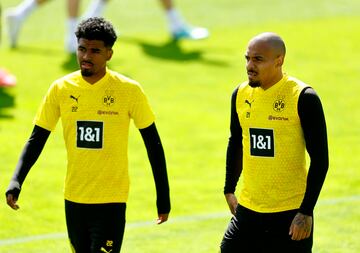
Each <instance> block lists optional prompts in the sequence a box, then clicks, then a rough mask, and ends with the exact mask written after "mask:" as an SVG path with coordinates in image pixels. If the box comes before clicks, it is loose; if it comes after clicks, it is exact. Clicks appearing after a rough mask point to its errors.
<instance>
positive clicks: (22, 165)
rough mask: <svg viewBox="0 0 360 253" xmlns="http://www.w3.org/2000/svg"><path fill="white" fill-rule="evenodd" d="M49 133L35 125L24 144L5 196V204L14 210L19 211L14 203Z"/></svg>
mask: <svg viewBox="0 0 360 253" xmlns="http://www.w3.org/2000/svg"><path fill="white" fill-rule="evenodd" d="M50 133H51V132H50V131H48V130H46V129H44V128H41V127H39V126H37V125H35V126H34V129H33V131H32V133H31V136H30V138H29V140H28V141H27V143H26V144H25V147H24V149H23V151H22V153H21V155H20V158H19V161H18V163H17V165H16V168H15V171H14V174H13V176H12V178H11V181H10V185H9V187H8V188H7V190H6V194H5V195H6V200H7V204H8V205H9V206H10V207H11V208H12V209H14V210H17V209H19V206H18V205H17V203H16V202H17V200H18V198H19V194H20V191H21V186H22V184H23V182H24V180H25V178H26V175H27V174H28V172H29V171H30V169H31V167H32V166H33V165H34V164H35V162H36V160H37V159H38V158H39V156H40V154H41V151H42V150H43V148H44V146H45V143H46V141H47V139H48V137H49V135H50Z"/></svg>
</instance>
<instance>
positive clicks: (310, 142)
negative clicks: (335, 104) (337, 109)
mask: <svg viewBox="0 0 360 253" xmlns="http://www.w3.org/2000/svg"><path fill="white" fill-rule="evenodd" d="M298 113H299V117H300V121H301V126H302V129H303V133H304V138H305V142H306V150H307V152H308V154H309V156H310V167H309V172H308V177H307V185H306V192H305V196H304V199H303V202H302V204H301V207H300V212H301V213H304V214H307V215H311V214H312V212H313V209H314V207H315V204H316V201H317V199H318V197H319V194H320V191H321V188H322V185H323V183H324V180H325V177H326V173H327V170H328V167H329V155H328V142H327V133H326V122H325V116H324V111H323V108H322V105H321V101H320V98H319V97H318V95H317V94H316V92H315V91H314V90H313V89H312V88H310V87H309V88H306V89H304V90H303V91H302V92H301V94H300V97H299V101H298Z"/></svg>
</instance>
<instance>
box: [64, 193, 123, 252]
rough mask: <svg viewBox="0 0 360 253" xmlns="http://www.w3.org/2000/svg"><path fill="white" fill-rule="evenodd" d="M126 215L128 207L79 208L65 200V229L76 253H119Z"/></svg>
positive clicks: (102, 205) (80, 205)
mask: <svg viewBox="0 0 360 253" xmlns="http://www.w3.org/2000/svg"><path fill="white" fill-rule="evenodd" d="M125 212H126V204H125V203H107V204H80V203H74V202H71V201H68V200H65V216H66V226H67V230H68V236H69V240H70V243H71V246H72V247H73V249H74V250H75V252H76V253H99V252H112V253H116V252H120V249H121V245H122V240H123V236H124V229H125Z"/></svg>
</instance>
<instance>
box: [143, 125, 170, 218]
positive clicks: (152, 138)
mask: <svg viewBox="0 0 360 253" xmlns="http://www.w3.org/2000/svg"><path fill="white" fill-rule="evenodd" d="M140 133H141V136H142V138H143V140H144V143H145V147H146V150H147V154H148V157H149V161H150V164H151V168H152V172H153V176H154V180H155V187H156V195H157V200H156V205H157V209H158V213H159V214H166V213H169V212H170V209H171V207H170V194H169V192H170V190H169V181H168V176H167V171H166V161H165V154H164V149H163V147H162V144H161V140H160V136H159V134H158V131H157V129H156V126H155V123H153V124H151V125H150V126H149V127H147V128H143V129H140Z"/></svg>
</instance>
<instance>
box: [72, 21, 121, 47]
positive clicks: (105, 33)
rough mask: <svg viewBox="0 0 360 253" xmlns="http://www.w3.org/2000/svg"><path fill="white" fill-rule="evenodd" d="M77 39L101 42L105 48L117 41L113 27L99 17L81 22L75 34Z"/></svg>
mask: <svg viewBox="0 0 360 253" xmlns="http://www.w3.org/2000/svg"><path fill="white" fill-rule="evenodd" d="M75 35H76V37H77V39H78V40H79V39H81V38H82V39H88V40H101V41H103V42H104V45H105V46H106V47H112V46H113V45H114V43H115V41H116V39H117V36H116V33H115V30H114V27H113V25H112V24H111V23H110V22H109V21H106V20H105V19H104V18H101V17H93V18H88V19H86V20H84V21H82V22H81V23H80V24H79V26H78V27H77V30H76V32H75Z"/></svg>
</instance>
